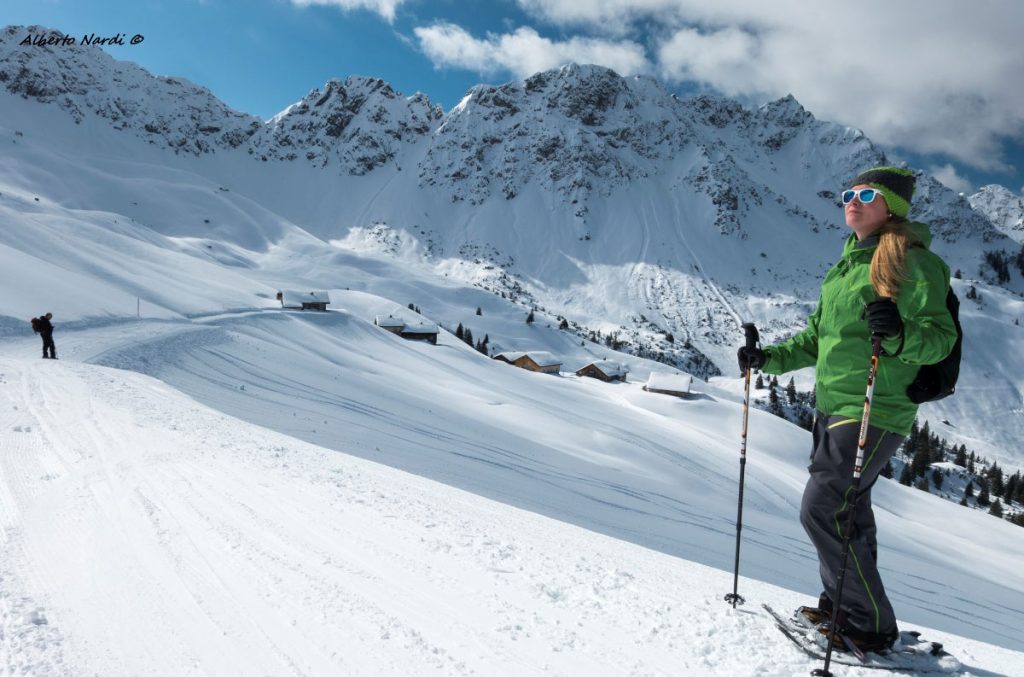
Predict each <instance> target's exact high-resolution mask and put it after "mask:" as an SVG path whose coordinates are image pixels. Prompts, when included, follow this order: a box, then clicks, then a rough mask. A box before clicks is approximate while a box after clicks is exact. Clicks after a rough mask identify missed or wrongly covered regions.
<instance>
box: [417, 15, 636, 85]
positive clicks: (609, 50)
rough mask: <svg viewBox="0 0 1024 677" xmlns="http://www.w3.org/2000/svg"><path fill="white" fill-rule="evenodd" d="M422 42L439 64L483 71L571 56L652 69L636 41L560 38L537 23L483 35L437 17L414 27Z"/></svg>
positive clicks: (538, 67)
mask: <svg viewBox="0 0 1024 677" xmlns="http://www.w3.org/2000/svg"><path fill="white" fill-rule="evenodd" d="M414 32H415V33H416V37H417V38H418V39H419V41H420V47H421V49H423V51H424V53H425V54H426V55H427V56H428V57H429V58H430V60H431V61H432V62H433V63H434V65H435V66H437V67H454V68H465V69H468V70H472V71H476V72H478V73H499V72H509V73H512V74H514V75H515V76H517V77H526V76H529V75H533V74H534V73H536V72H538V71H543V70H548V69H551V68H556V67H558V66H561V65H564V64H566V63H568V62H571V61H572V62H576V63H581V64H597V65H600V66H605V67H607V68H611V69H612V70H614V71H615V72H617V73H618V74H619V75H635V74H637V73H646V72H650V71H651V70H652V68H651V64H650V62H649V61H648V60H647V57H646V55H645V53H644V48H643V46H641V45H639V44H637V43H635V42H631V41H626V40H623V41H615V40H604V39H600V38H589V37H573V38H570V39H569V40H565V41H561V42H555V41H553V40H550V39H548V38H545V37H543V36H541V35H540V34H539V33H537V31H535V30H534V29H532V28H527V27H521V28H518V29H516V30H515V31H514V32H512V33H504V34H500V35H499V34H494V33H488V34H487V37H485V38H483V39H480V38H476V37H473V36H472V35H471V34H470V33H468V32H467V31H466V30H465V29H463V28H462V27H460V26H456V25H455V24H450V23H436V24H434V25H432V26H426V27H418V28H416V29H414Z"/></svg>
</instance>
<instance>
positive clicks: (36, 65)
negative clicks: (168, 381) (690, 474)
mask: <svg viewBox="0 0 1024 677" xmlns="http://www.w3.org/2000/svg"><path fill="white" fill-rule="evenodd" d="M29 32H31V33H34V34H41V33H45V32H46V31H45V29H42V28H39V27H33V28H30V29H27V28H22V27H8V28H7V29H5V30H4V31H3V32H2V34H0V35H2V40H0V83H2V86H3V88H4V90H3V91H4V92H5V95H4V96H3V97H2V99H0V106H2V110H3V120H4V123H3V124H4V134H5V136H6V141H7V142H9V144H10V145H9V149H10V150H9V152H8V153H6V154H5V156H4V158H3V160H2V161H3V164H4V166H3V171H4V176H5V177H6V179H7V190H6V191H5V197H7V198H8V202H7V204H8V205H9V206H10V207H11V208H12V209H13V211H14V213H18V214H21V213H24V211H25V210H26V209H27V210H28V211H31V210H32V209H34V208H35V207H36V205H34V204H28V203H31V202H34V201H35V199H36V198H39V200H40V201H48V202H50V203H53V204H56V205H60V206H61V207H63V208H67V209H71V210H85V211H87V212H89V213H93V214H97V213H106V214H109V215H110V218H109V219H107V220H106V222H105V223H104V224H103V225H100V226H98V227H99V228H101V229H103V230H109V226H110V225H113V224H112V222H113V221H115V220H116V221H117V225H118V230H120V231H122V232H123V231H124V229H126V228H127V229H135V230H134V231H133V232H134V233H135V235H133V236H132V237H136V236H137V237H140V238H142V239H144V240H146V241H150V242H151V241H153V238H154V237H156V236H157V234H159V235H161V236H164V237H171V238H182V237H186V238H198V239H197V240H195V242H196V243H197V244H196V245H195V246H201V245H199V244H198V243H199V242H201V241H203V240H209V242H207V243H206V245H207V246H206V251H204V252H202V254H203V256H209V255H210V254H211V253H212V252H214V251H221V252H223V254H222V255H221V259H220V260H221V262H228V263H230V265H233V266H239V265H245V264H244V262H245V261H247V260H250V259H251V254H249V253H246V252H258V251H263V250H267V248H269V247H273V246H275V245H278V244H279V243H281V242H282V241H284V239H285V238H286V237H289V236H288V235H287V234H288V233H298V232H300V231H301V232H302V233H305V234H307V235H301V236H299V237H308V236H309V235H311V236H313V238H314V239H316V240H319V241H321V242H334V243H343V246H344V247H346V248H348V249H350V250H355V251H362V252H367V251H373V252H389V253H391V254H393V255H394V256H395V257H397V258H398V259H401V260H403V261H406V262H407V265H423V266H426V267H427V268H432V269H433V271H434V273H435V274H441V275H443V276H446V277H447V278H448V279H454V280H457V281H459V282H461V283H464V284H468V285H473V286H477V287H481V288H484V289H487V290H490V291H492V292H494V293H497V294H499V295H503V296H505V297H506V298H509V299H512V300H514V301H516V302H518V303H519V304H521V305H522V306H523V307H524V311H523V312H524V313H525V312H526V309H527V308H528V307H537V308H541V309H544V310H546V311H547V313H548V314H549V315H550V316H552V317H553V319H555V320H556V321H558V322H561V319H560V318H566V320H568V321H569V322H570V323H571V324H570V326H571V328H572V330H573V331H575V332H576V333H577V334H578V335H579V336H580V337H582V338H586V337H589V336H590V335H591V332H594V333H596V332H601V337H602V339H606V340H613V341H614V342H615V344H616V345H620V344H621V345H624V346H625V349H626V350H628V351H631V352H633V353H636V354H640V353H642V354H645V355H661V356H662V359H663V360H665V361H668V362H670V363H673V364H676V365H678V366H680V367H682V368H685V369H687V370H689V371H691V372H693V373H695V374H697V375H698V376H703V377H708V376H712V375H715V374H718V373H721V372H722V371H728V370H731V368H732V366H731V365H732V361H733V356H732V350H733V348H732V346H733V345H735V343H736V342H737V340H738V336H739V322H740V320H741V319H742V320H753V321H756V322H757V323H758V324H759V326H760V327H761V328H762V335H763V336H764V338H765V340H768V341H770V340H776V339H778V338H781V337H783V336H785V335H787V334H789V333H791V332H792V331H794V330H795V329H796V328H798V327H799V326H800V324H801V323H802V321H803V319H804V317H805V316H806V315H807V314H808V313H809V311H810V310H811V308H812V307H813V304H814V301H815V298H816V291H817V285H818V281H819V279H820V276H821V274H822V273H823V271H824V270H825V269H826V268H827V266H828V265H830V263H831V262H832V261H833V260H834V259H835V257H836V255H837V253H838V251H839V248H840V241H841V238H842V237H843V236H845V227H844V226H842V225H841V223H840V212H839V210H838V208H837V198H836V191H837V187H838V186H842V185H844V183H845V182H846V181H848V180H849V178H850V177H851V176H852V175H854V174H855V172H856V171H858V170H859V169H862V168H864V167H866V166H870V165H873V164H878V163H881V162H884V161H885V158H884V155H883V154H882V153H881V152H880V151H879V150H878V149H877V148H876V147H875V146H874V145H873V144H872V143H871V142H870V140H869V139H867V138H866V137H865V136H864V135H863V134H862V133H860V132H859V131H857V130H855V129H851V128H847V127H842V126H839V125H835V124H833V123H828V122H823V121H819V120H816V119H815V118H814V117H813V116H812V115H811V114H810V113H809V112H807V111H806V110H804V109H803V108H802V107H801V106H800V105H799V103H798V102H797V101H796V100H794V99H793V98H792V97H785V98H783V99H780V100H778V101H775V102H771V103H769V104H766V105H764V106H762V107H761V108H759V109H757V110H748V109H745V108H744V107H742V106H740V105H739V104H737V103H736V102H734V101H730V100H728V99H724V98H716V97H710V96H700V97H696V98H692V99H680V98H677V97H675V96H673V95H671V94H669V93H668V92H667V91H666V90H665V89H664V88H663V87H661V85H660V84H659V83H657V82H656V81H654V80H652V79H650V78H644V77H635V78H621V77H619V76H618V75H616V74H615V73H613V72H612V71H609V70H607V69H604V68H599V67H594V66H576V65H569V66H566V67H564V68H561V69H557V70H553V71H549V72H545V73H539V74H537V75H535V76H533V77H530V78H527V79H526V80H524V81H521V82H513V83H508V84H506V85H502V86H485V85H481V86H478V87H474V88H473V89H471V90H470V92H468V93H467V95H466V97H465V98H464V99H463V101H461V102H460V103H459V105H458V106H456V107H455V109H453V110H452V111H450V112H448V113H447V114H443V112H442V111H441V109H440V108H439V107H438V106H436V105H434V104H432V103H431V102H430V101H429V99H428V98H427V97H426V96H424V95H423V94H416V95H414V96H411V97H404V96H401V95H399V94H398V93H396V92H395V91H394V90H393V89H392V88H391V87H390V86H388V85H387V83H384V82H382V81H380V80H376V79H372V78H359V77H350V78H348V79H346V80H344V81H340V80H332V81H330V82H328V83H327V84H326V85H325V86H324V87H322V88H318V89H315V90H313V91H312V92H311V93H310V94H309V95H308V96H307V97H305V98H304V99H302V100H301V101H299V102H297V103H296V104H294V105H292V106H290V107H288V108H287V109H286V110H285V111H283V112H282V113H280V114H279V115H277V116H275V117H274V118H273V119H271V120H270V121H267V122H265V123H264V122H261V121H259V120H256V119H255V118H253V117H252V116H248V115H245V114H243V113H239V112H236V111H232V110H230V109H229V108H228V107H226V106H224V105H223V104H222V103H220V102H219V101H217V100H216V98H215V97H214V96H213V95H212V94H211V93H210V92H209V91H207V90H205V89H203V88H200V87H195V86H193V85H191V84H189V83H187V82H186V81H183V80H181V79H178V78H173V77H172V78H167V77H154V76H151V75H150V74H148V73H147V72H146V71H144V70H143V69H140V68H138V67H137V66H135V65H133V64H130V63H125V62H119V61H116V60H114V59H112V58H111V57H110V56H109V55H108V54H106V53H105V52H103V51H102V50H99V49H96V48H90V47H81V46H66V47H65V46H45V47H38V46H31V47H29V46H24V45H21V44H20V41H21V40H22V39H23V36H24V35H25V34H26V33H29ZM126 177H130V180H125V179H126ZM12 198H16V199H18V200H20V202H19V203H18V204H17V205H15V204H13V203H11V202H10V199H12ZM914 216H916V217H918V218H920V219H922V220H925V221H927V222H929V223H930V224H931V225H932V229H933V232H934V233H935V235H936V238H935V242H934V244H933V248H934V249H936V250H937V251H938V252H939V253H940V254H941V255H943V256H944V257H945V258H946V260H947V261H948V262H949V264H950V267H951V268H952V269H953V270H960V271H962V274H963V275H964V276H965V278H964V285H965V286H966V285H974V286H976V287H977V288H979V289H981V290H982V298H983V299H984V300H987V301H988V304H987V305H985V306H984V307H982V306H979V310H984V311H985V312H986V313H988V312H990V311H991V309H992V306H993V304H994V305H996V306H998V307H1000V309H1001V311H1005V315H999V316H998V317H994V318H992V319H993V320H995V321H997V322H1003V321H1004V320H1005V321H1006V323H1012V322H1013V321H1014V320H1016V319H1017V318H1019V316H1020V315H1021V314H1022V313H1021V312H1020V310H1019V309H1018V301H1017V300H1016V297H1015V296H1014V295H1013V293H1007V292H1020V291H1022V290H1024V281H1022V279H1021V276H1020V275H1018V274H1016V272H1013V271H1011V275H1010V276H1009V279H1008V280H1005V281H1003V282H1002V283H1001V284H1000V285H999V286H998V287H994V286H993V287H991V288H990V286H989V285H986V284H985V282H984V280H983V279H981V278H986V279H988V280H990V281H992V282H993V283H994V282H995V276H993V275H988V274H987V273H988V272H990V271H989V269H988V268H987V267H986V263H985V258H984V253H985V252H987V251H1003V252H1007V253H1015V251H1016V248H1017V245H1016V243H1015V242H1014V241H1013V240H1012V239H1010V237H1008V236H1007V235H1006V234H1004V233H1003V232H1001V231H1000V230H998V229H997V228H995V227H994V226H993V225H992V223H991V222H990V221H989V220H988V219H987V218H985V217H984V216H982V215H981V214H979V213H978V212H977V211H975V210H973V209H972V208H971V205H970V204H969V203H968V201H967V200H966V199H964V198H963V197H961V196H959V195H956V194H955V193H953V192H952V191H950V190H948V189H946V188H944V187H943V186H942V185H941V184H939V183H938V182H937V181H935V180H934V179H933V178H932V177H930V176H928V175H921V176H920V177H919V189H918V194H917V198H916V200H915V211H914ZM69 217H70V216H69ZM9 237H15V238H16V237H17V236H16V235H13V234H12V235H11V236H9ZM174 242H175V244H174V247H176V248H180V247H181V246H182V245H181V243H180V240H178V239H176V240H175V241H174ZM18 246H19V247H27V249H24V250H23V251H28V252H30V253H31V254H32V255H33V256H36V257H38V258H42V259H44V260H45V259H46V258H47V256H46V254H45V252H41V251H38V250H37V249H33V247H32V243H31V242H21V241H20V240H19V245H18ZM190 246H192V245H190ZM238 247H241V248H242V249H243V250H245V251H242V252H240V251H236V248H238ZM229 250H230V253H229ZM332 251H336V249H334V248H332V247H328V248H327V249H326V250H325V256H329V255H330V252H332ZM795 252H798V254H797V255H794V253H795ZM73 258H74V257H72V259H73ZM75 272H76V273H81V274H86V275H88V274H89V271H86V270H80V269H75ZM29 274H30V275H31V273H29ZM978 285H980V286H978ZM242 286H243V287H244V285H242ZM320 286H325V285H324V284H322V283H321V284H320ZM326 286H330V285H326ZM960 291H961V292H964V293H965V289H961V290H960ZM137 292H138V290H137ZM147 293H149V292H147ZM153 293H156V292H153ZM153 293H150V300H151V301H153V302H156V303H158V304H159V305H161V306H165V307H166V303H165V301H164V300H163V299H157V298H153ZM261 293H267V292H261ZM964 293H961V296H963V295H964ZM138 294H139V295H141V292H138ZM245 299H250V300H251V297H246V296H245V295H241V296H240V297H239V298H237V299H236V300H235V301H233V302H232V303H234V304H239V305H245ZM171 305H173V304H171ZM72 312H74V313H75V314H76V315H78V316H83V317H84V316H89V315H91V314H93V313H94V312H95V309H94V308H89V307H88V306H81V305H80V306H77V308H76V309H75V310H73V311H72ZM999 336H1000V337H1002V336H1004V333H1002V332H1001V333H999ZM1005 337H1006V338H1005V340H1004V339H1003V338H999V339H998V340H997V341H998V343H999V344H1000V348H1001V349H1004V348H1005V349H1009V348H1008V346H1009V345H1012V344H1013V343H1014V341H1016V340H1018V339H1017V334H1016V331H1015V330H1012V329H1011V330H1008V333H1006V334H1005ZM669 338H671V339H673V340H669ZM969 342H970V337H968V345H969ZM967 355H968V357H967V359H968V366H967V368H966V369H965V378H964V380H965V383H964V387H970V385H971V381H972V379H973V378H975V375H977V379H978V381H977V382H978V383H979V384H980V383H981V382H984V383H986V385H987V386H988V387H991V386H992V378H995V379H996V381H997V383H996V392H997V394H996V395H994V399H995V401H999V402H1003V403H1005V402H1020V401H1021V399H1022V395H1021V392H1020V388H1019V386H1018V385H1017V384H1016V383H1015V382H1013V381H1012V379H1009V378H1006V380H1005V381H1002V379H1001V378H1000V376H999V374H1005V373H1007V372H1006V371H1005V370H1004V369H994V370H991V371H990V370H987V369H986V368H985V367H983V366H981V365H978V367H972V365H971V363H970V362H971V360H972V359H973V354H972V352H971V351H968V354H967ZM1022 366H1024V365H1022ZM928 409H930V410H932V411H934V413H933V414H930V415H931V416H933V417H934V418H935V419H937V420H941V419H945V420H949V421H951V422H953V423H954V424H955V425H957V426H958V432H959V440H960V441H963V442H966V443H968V444H969V445H970V446H971V447H972V448H976V449H977V450H978V452H979V453H982V454H985V455H988V456H997V457H1000V458H1002V459H1003V460H1012V459H1013V458H1014V457H1015V456H1016V452H1007V451H1006V449H1005V447H1007V446H1014V447H1015V446H1016V443H1015V440H1017V439H1019V438H1020V436H1021V435H1024V423H1022V421H1021V418H1022V417H1020V416H1013V417H1011V418H1010V419H1009V421H1007V419H1006V417H1005V416H1004V415H1003V412H1002V411H1001V410H1000V409H999V408H994V409H992V410H991V411H992V413H991V414H983V415H982V416H981V417H980V419H978V418H969V417H968V416H967V412H966V411H965V410H964V409H962V408H961V407H959V406H958V405H957V404H955V403H953V402H950V403H940V404H938V405H935V406H932V407H929V408H928ZM993 431H996V432H993Z"/></svg>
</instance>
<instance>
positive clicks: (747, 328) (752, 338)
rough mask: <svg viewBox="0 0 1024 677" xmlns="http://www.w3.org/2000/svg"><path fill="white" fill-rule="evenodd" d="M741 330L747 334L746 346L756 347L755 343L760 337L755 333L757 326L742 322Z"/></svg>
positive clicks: (758, 341)
mask: <svg viewBox="0 0 1024 677" xmlns="http://www.w3.org/2000/svg"><path fill="white" fill-rule="evenodd" d="M743 331H744V332H745V333H746V335H747V347H748V348H756V347H757V344H758V343H760V341H761V337H760V336H758V335H757V327H755V326H754V323H753V322H745V323H744V324H743Z"/></svg>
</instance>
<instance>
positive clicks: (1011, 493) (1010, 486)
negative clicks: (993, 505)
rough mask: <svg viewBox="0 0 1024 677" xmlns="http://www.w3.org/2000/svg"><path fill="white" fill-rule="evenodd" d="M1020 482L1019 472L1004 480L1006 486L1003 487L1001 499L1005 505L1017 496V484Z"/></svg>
mask: <svg viewBox="0 0 1024 677" xmlns="http://www.w3.org/2000/svg"><path fill="white" fill-rule="evenodd" d="M1018 482H1020V471H1018V472H1015V473H1014V474H1012V475H1010V476H1009V477H1007V478H1006V484H1004V485H1003V493H1002V497H1003V498H1004V499H1005V500H1006V502H1007V503H1009V502H1010V501H1012V500H1014V498H1015V497H1016V496H1017V483H1018Z"/></svg>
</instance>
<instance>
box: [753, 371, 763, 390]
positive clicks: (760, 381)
mask: <svg viewBox="0 0 1024 677" xmlns="http://www.w3.org/2000/svg"><path fill="white" fill-rule="evenodd" d="M754 388H756V389H757V390H764V379H763V378H761V375H760V374H758V375H757V381H755V382H754Z"/></svg>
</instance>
